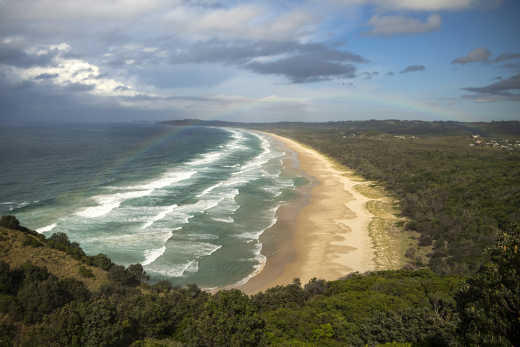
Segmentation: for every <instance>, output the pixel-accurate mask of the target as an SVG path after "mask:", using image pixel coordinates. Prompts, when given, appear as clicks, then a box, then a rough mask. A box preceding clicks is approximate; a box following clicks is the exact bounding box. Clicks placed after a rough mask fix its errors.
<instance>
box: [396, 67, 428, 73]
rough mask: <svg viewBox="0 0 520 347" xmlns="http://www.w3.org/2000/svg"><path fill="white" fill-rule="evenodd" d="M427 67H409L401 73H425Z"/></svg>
mask: <svg viewBox="0 0 520 347" xmlns="http://www.w3.org/2000/svg"><path fill="white" fill-rule="evenodd" d="M424 70H426V67H425V66H424V65H409V66H407V67H406V68H404V70H402V71H401V72H400V73H408V72H416V71H424Z"/></svg>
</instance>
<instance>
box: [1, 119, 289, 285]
mask: <svg viewBox="0 0 520 347" xmlns="http://www.w3.org/2000/svg"><path fill="white" fill-rule="evenodd" d="M0 148H1V152H0V167H1V170H0V213H1V214H14V215H16V216H17V217H18V219H19V220H20V221H21V223H22V224H23V225H24V226H27V227H29V228H32V229H35V230H37V231H38V232H40V233H43V234H45V235H46V236H50V235H51V234H52V233H55V232H64V233H66V234H67V235H68V236H69V238H70V239H71V240H72V241H76V242H78V243H79V244H80V245H81V247H82V248H83V249H84V250H85V251H86V253H87V254H90V255H95V254H98V253H104V254H106V255H108V256H109V257H110V258H111V259H112V260H113V261H114V262H116V263H119V264H123V265H128V264H134V263H141V264H142V265H143V266H144V268H145V270H146V272H147V273H148V274H149V275H150V276H151V278H152V280H154V281H156V280H161V279H167V280H169V281H171V282H172V283H173V284H180V285H182V284H185V283H197V284H198V285H200V286H202V287H220V286H225V285H231V284H240V283H245V282H246V281H247V279H248V278H250V277H251V276H253V275H254V274H255V273H257V272H258V271H260V270H261V268H262V266H263V264H264V263H265V258H264V256H263V255H262V253H261V250H262V244H261V242H260V239H259V238H260V235H262V233H263V232H264V231H265V230H266V229H267V228H269V227H270V226H271V225H273V224H274V223H275V222H276V211H277V209H278V207H279V206H280V205H281V204H282V203H284V202H285V201H287V200H288V199H290V197H291V196H293V195H294V189H295V182H296V181H297V179H298V178H296V177H290V176H287V174H286V173H285V172H284V170H283V169H282V165H283V164H282V158H283V155H284V151H285V150H286V149H284V148H281V147H280V145H279V144H277V143H275V142H273V141H272V140H271V139H270V138H268V137H267V136H265V135H262V134H259V133H255V132H251V131H247V130H242V129H234V128H212V127H171V126H167V125H162V124H110V125H85V124H82V125H32V126H29V125H23V126H2V127H0Z"/></svg>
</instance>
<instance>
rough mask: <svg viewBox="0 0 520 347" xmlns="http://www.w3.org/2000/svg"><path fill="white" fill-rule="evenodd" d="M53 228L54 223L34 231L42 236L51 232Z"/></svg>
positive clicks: (54, 226)
mask: <svg viewBox="0 0 520 347" xmlns="http://www.w3.org/2000/svg"><path fill="white" fill-rule="evenodd" d="M54 228H56V223H53V224H49V225H46V226H44V227H41V228H38V229H36V231H37V232H39V233H40V234H43V233H46V232H49V231H51V230H52V229H54Z"/></svg>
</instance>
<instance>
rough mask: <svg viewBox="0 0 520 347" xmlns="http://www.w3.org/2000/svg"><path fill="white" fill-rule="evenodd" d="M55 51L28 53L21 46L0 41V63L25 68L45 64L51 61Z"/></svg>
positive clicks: (55, 53)
mask: <svg viewBox="0 0 520 347" xmlns="http://www.w3.org/2000/svg"><path fill="white" fill-rule="evenodd" d="M56 55H57V51H56V50H51V51H44V52H37V53H36V54H30V53H28V52H26V51H25V50H24V49H22V48H21V47H17V46H14V45H9V44H2V43H0V64H3V65H9V66H15V67H19V68H27V67H31V66H45V65H49V64H51V63H52V61H53V59H54V58H55V57H56Z"/></svg>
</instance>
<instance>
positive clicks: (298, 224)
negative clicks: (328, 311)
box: [240, 133, 375, 294]
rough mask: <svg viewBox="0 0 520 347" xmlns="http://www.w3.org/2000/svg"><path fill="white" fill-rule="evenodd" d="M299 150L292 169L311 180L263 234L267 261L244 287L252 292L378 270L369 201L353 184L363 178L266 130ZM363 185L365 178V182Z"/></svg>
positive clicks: (291, 148)
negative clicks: (314, 278)
mask: <svg viewBox="0 0 520 347" xmlns="http://www.w3.org/2000/svg"><path fill="white" fill-rule="evenodd" d="M266 134H268V135H269V136H271V137H272V138H273V139H274V140H275V141H279V142H281V143H282V144H283V145H285V146H286V147H287V148H288V149H290V150H291V151H294V152H295V153H296V155H297V162H296V164H295V163H292V164H291V163H289V162H288V161H289V159H287V160H286V168H287V169H288V170H296V171H299V172H298V174H300V175H303V176H305V177H306V178H307V179H308V180H310V184H307V185H304V186H303V187H300V188H299V192H298V193H299V197H298V198H296V199H295V200H294V201H291V202H289V203H287V204H285V205H283V206H282V207H280V209H279V210H278V221H277V223H276V224H275V225H274V226H273V227H272V228H270V229H269V230H267V231H266V232H265V233H264V234H263V235H262V238H261V240H262V243H263V250H262V253H263V254H264V255H265V256H266V258H267V261H266V264H265V267H264V269H263V271H261V272H259V274H258V275H256V276H255V277H253V278H251V279H250V280H249V281H248V282H247V283H246V284H245V285H243V286H242V287H241V288H240V289H241V290H243V291H244V292H246V293H248V294H253V293H256V292H259V291H262V290H265V289H268V288H270V287H273V286H276V285H285V284H289V283H291V282H292V281H293V280H294V279H295V278H299V279H300V281H301V282H302V283H307V282H308V281H309V280H310V279H312V278H313V277H317V278H320V279H325V280H334V279H338V278H340V277H342V276H345V275H347V274H349V273H351V272H355V271H359V272H365V271H370V270H374V269H375V263H374V249H373V246H372V241H371V239H370V236H369V232H368V229H369V223H370V221H371V219H372V217H373V215H372V214H371V213H370V212H369V211H368V210H367V207H366V205H367V201H369V200H371V199H370V198H367V197H366V196H364V195H362V194H361V193H359V192H358V191H357V190H355V189H354V188H353V187H354V186H356V185H359V184H360V181H359V179H355V178H353V177H349V172H348V171H347V169H346V168H342V167H340V166H339V165H335V164H334V163H333V162H332V161H331V160H330V159H328V158H327V157H325V156H324V155H322V154H321V153H319V152H317V151H315V150H313V149H311V148H308V147H306V146H304V145H302V144H300V143H298V142H296V141H293V140H291V139H288V138H285V137H281V136H278V135H275V134H270V133H266ZM361 184H362V183H361Z"/></svg>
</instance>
